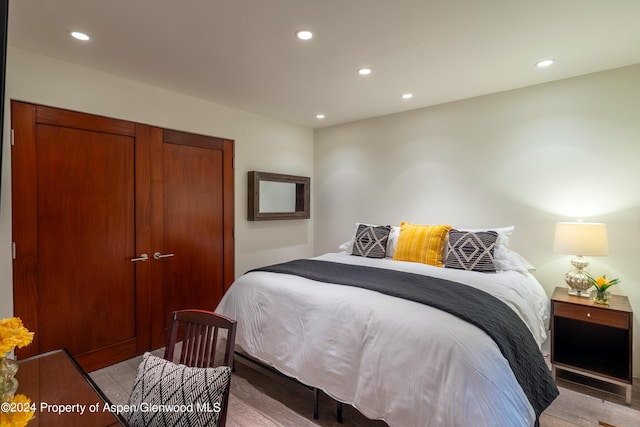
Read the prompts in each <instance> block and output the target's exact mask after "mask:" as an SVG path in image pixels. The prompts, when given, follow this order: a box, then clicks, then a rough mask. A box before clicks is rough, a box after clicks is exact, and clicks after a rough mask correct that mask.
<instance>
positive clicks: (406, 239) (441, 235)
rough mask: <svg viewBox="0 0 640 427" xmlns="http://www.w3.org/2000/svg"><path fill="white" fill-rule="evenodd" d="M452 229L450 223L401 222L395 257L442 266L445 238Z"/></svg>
mask: <svg viewBox="0 0 640 427" xmlns="http://www.w3.org/2000/svg"><path fill="white" fill-rule="evenodd" d="M450 229H451V226H450V225H442V224H441V225H417V224H411V223H408V222H404V221H403V222H401V223H400V237H398V245H397V246H396V251H395V253H394V254H393V259H395V260H397V261H412V262H421V263H424V264H430V265H435V266H436V267H442V250H443V249H444V240H445V237H446V236H447V233H448V232H449V230H450Z"/></svg>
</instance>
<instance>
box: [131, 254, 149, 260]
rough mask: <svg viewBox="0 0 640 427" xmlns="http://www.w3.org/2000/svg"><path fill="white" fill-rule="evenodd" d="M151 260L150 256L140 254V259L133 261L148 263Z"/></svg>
mask: <svg viewBox="0 0 640 427" xmlns="http://www.w3.org/2000/svg"><path fill="white" fill-rule="evenodd" d="M148 259H149V255H147V254H140V258H131V261H133V262H138V261H147V260H148Z"/></svg>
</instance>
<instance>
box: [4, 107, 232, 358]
mask: <svg viewBox="0 0 640 427" xmlns="http://www.w3.org/2000/svg"><path fill="white" fill-rule="evenodd" d="M11 106H12V127H13V129H14V132H15V138H14V139H15V146H13V147H12V183H13V188H12V190H13V193H12V201H13V239H14V242H15V244H16V256H15V259H14V264H13V265H14V269H13V271H14V311H15V313H16V315H18V316H20V317H21V318H22V320H23V321H24V323H25V325H26V326H27V327H28V328H29V329H30V330H32V331H34V332H35V339H34V342H33V343H32V344H31V345H29V346H27V347H25V348H24V349H21V350H20V351H18V356H19V357H26V356H30V355H34V354H37V353H42V352H46V351H50V350H53V349H57V348H63V347H65V348H67V349H68V350H69V351H70V352H71V353H72V354H73V355H74V356H75V357H76V358H77V359H78V361H79V362H80V363H81V364H82V366H83V367H84V368H85V369H87V370H94V369H98V368H100V367H103V366H106V365H109V364H112V363H115V362H119V361H121V360H124V359H127V358H130V357H133V356H135V355H136V354H141V353H142V352H144V351H146V350H151V349H155V348H159V347H162V346H164V344H165V341H166V328H167V326H168V322H169V318H170V313H171V311H174V310H178V309H182V308H202V309H207V310H213V309H215V307H216V306H217V304H218V302H219V301H220V299H221V298H222V295H223V293H224V291H225V290H226V289H227V288H228V287H229V286H230V285H231V283H232V281H233V277H234V239H233V221H234V219H233V216H234V209H233V199H234V197H233V141H231V140H226V139H220V138H214V137H206V136H200V135H194V134H189V133H183V132H175V131H169V130H164V129H161V128H157V127H153V126H148V125H143V124H136V123H132V122H127V121H123V120H115V119H109V118H105V117H98V116H93V115H89V114H84V113H77V112H71V111H66V110H59V109H55V108H49V107H42V106H36V105H32V104H26V103H21V102H15V101H14V102H12V103H11ZM156 252H157V253H158V256H157V258H156V257H154V254H155V253H156ZM142 254H146V255H147V257H148V258H147V259H146V260H138V261H135V259H137V258H140V257H141V256H142Z"/></svg>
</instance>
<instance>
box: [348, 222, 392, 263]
mask: <svg viewBox="0 0 640 427" xmlns="http://www.w3.org/2000/svg"><path fill="white" fill-rule="evenodd" d="M390 232H391V227H390V226H388V225H378V226H371V225H364V224H360V225H359V226H358V231H357V232H356V238H355V240H354V241H353V250H352V252H351V255H357V256H363V257H367V258H384V257H385V256H386V255H387V241H388V240H389V233H390Z"/></svg>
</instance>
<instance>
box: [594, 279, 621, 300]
mask: <svg viewBox="0 0 640 427" xmlns="http://www.w3.org/2000/svg"><path fill="white" fill-rule="evenodd" d="M586 275H587V280H588V281H589V283H590V284H591V285H592V286H593V287H594V288H596V292H595V297H594V300H595V302H596V303H598V304H609V293H608V292H607V289H609V288H610V287H611V286H613V285H617V284H618V283H620V279H607V276H606V274H603V275H602V276H600V277H598V278H595V277H593V276H592V275H590V274H589V273H586Z"/></svg>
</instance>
